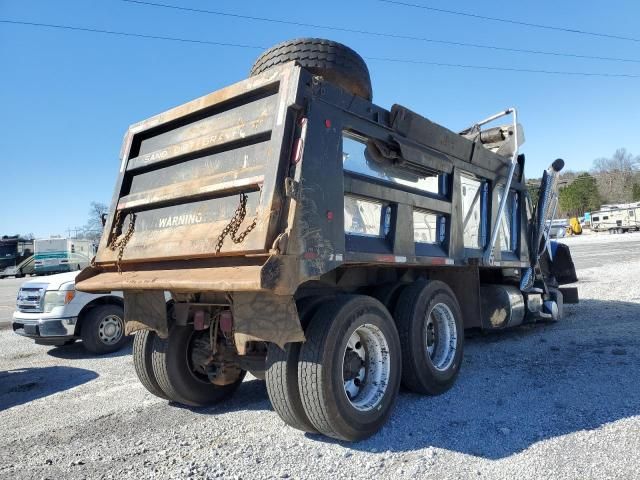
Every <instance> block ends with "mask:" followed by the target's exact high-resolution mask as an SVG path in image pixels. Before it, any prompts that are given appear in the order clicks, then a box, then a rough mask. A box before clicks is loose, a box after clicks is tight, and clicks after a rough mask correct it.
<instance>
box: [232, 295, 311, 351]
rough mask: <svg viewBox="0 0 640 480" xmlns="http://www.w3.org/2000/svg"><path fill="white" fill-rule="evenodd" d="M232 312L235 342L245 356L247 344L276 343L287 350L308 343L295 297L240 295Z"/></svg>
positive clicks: (234, 298)
mask: <svg viewBox="0 0 640 480" xmlns="http://www.w3.org/2000/svg"><path fill="white" fill-rule="evenodd" d="M232 309H233V329H234V333H235V337H234V339H235V343H236V348H237V349H238V352H240V353H241V354H242V351H244V348H245V345H244V344H245V342H247V341H252V340H258V341H265V342H272V343H275V344H276V345H278V346H279V347H280V348H284V346H285V344H287V343H290V342H304V340H305V338H304V332H303V331H302V327H301V326H300V319H299V317H298V310H297V308H296V302H295V301H294V299H293V297H292V296H288V295H274V294H271V293H262V292H236V293H234V294H233V306H232Z"/></svg>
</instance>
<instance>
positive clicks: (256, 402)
mask: <svg viewBox="0 0 640 480" xmlns="http://www.w3.org/2000/svg"><path fill="white" fill-rule="evenodd" d="M170 405H171V406H172V407H175V408H180V409H183V410H189V411H191V412H193V413H197V414H200V415H220V414H221V413H228V412H237V411H246V410H272V408H271V404H270V403H269V398H268V396H267V385H266V383H265V382H264V381H263V380H258V379H245V381H244V382H242V383H241V384H240V386H239V387H238V390H236V392H235V393H234V394H233V396H232V397H231V398H229V399H228V400H225V401H224V402H223V403H221V404H219V405H213V406H211V407H187V406H186V405H181V404H178V403H173V402H171V403H170Z"/></svg>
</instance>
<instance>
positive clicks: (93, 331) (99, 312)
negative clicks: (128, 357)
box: [80, 305, 127, 354]
mask: <svg viewBox="0 0 640 480" xmlns="http://www.w3.org/2000/svg"><path fill="white" fill-rule="evenodd" d="M80 337H81V338H82V343H83V345H84V348H86V349H87V350H89V351H90V352H92V353H97V354H105V353H111V352H115V351H117V350H120V348H122V346H123V345H124V343H125V342H126V341H127V337H126V336H125V334H124V311H123V309H122V307H121V306H120V305H99V306H97V307H94V308H92V309H91V310H89V312H87V314H86V315H85V316H84V318H83V319H82V322H81V324H80Z"/></svg>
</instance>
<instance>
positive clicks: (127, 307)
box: [123, 290, 169, 338]
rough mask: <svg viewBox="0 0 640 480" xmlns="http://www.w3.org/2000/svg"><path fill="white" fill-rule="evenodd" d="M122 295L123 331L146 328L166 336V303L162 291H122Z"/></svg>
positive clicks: (130, 331)
mask: <svg viewBox="0 0 640 480" xmlns="http://www.w3.org/2000/svg"><path fill="white" fill-rule="evenodd" d="M123 297H124V321H125V329H124V331H125V333H126V334H127V335H131V334H132V333H134V332H137V331H138V330H143V329H145V328H147V329H150V330H154V331H155V332H156V333H157V334H158V336H159V337H161V338H167V337H168V336H169V324H168V322H167V304H166V302H165V297H164V291H162V290H148V291H144V292H131V291H124V292H123Z"/></svg>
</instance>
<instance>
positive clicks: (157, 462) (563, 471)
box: [0, 234, 640, 479]
mask: <svg viewBox="0 0 640 480" xmlns="http://www.w3.org/2000/svg"><path fill="white" fill-rule="evenodd" d="M564 241H565V242H566V243H568V244H570V245H571V246H572V249H573V251H574V258H575V261H576V264H577V266H578V276H579V277H580V283H579V290H580V295H581V299H582V300H581V303H580V305H575V306H567V307H566V313H567V317H566V319H564V320H563V321H562V322H560V323H558V324H538V325H534V326H525V327H521V328H517V329H514V330H512V331H509V332H504V333H500V334H491V335H474V336H472V337H470V338H467V340H466V345H465V360H464V364H463V368H462V371H461V374H460V377H459V379H458V382H457V383H456V385H455V386H454V388H453V389H452V390H450V391H449V392H447V393H446V394H444V395H442V396H439V397H422V396H418V395H414V394H411V393H408V392H403V393H401V395H400V398H399V401H398V403H397V406H396V409H395V412H394V414H393V416H392V418H391V420H390V421H389V423H388V424H387V425H386V426H385V427H384V428H383V429H382V431H381V432H380V433H379V434H377V435H375V436H374V437H373V438H371V439H369V440H366V441H363V442H360V443H356V444H346V443H342V442H336V441H332V440H329V439H327V438H323V437H319V436H314V435H308V434H303V433H301V432H298V431H296V430H292V429H290V428H288V427H286V426H285V425H284V424H283V423H282V421H281V420H280V419H279V418H278V416H277V415H276V414H275V413H274V412H273V411H272V410H271V408H270V406H269V402H268V400H267V393H266V388H265V385H264V382H261V381H258V380H256V379H253V378H248V379H247V380H246V381H245V382H244V383H243V385H242V386H241V387H240V389H239V390H238V392H237V394H236V395H235V397H234V398H233V399H231V400H230V401H229V402H228V403H227V404H225V405H223V406H218V407H215V408H206V409H186V408H179V407H176V406H172V405H168V404H167V403H166V402H164V401H162V400H159V399H157V398H155V397H153V396H151V395H150V394H148V393H146V391H145V390H144V389H143V387H142V386H141V385H140V384H139V383H138V381H137V379H136V377H135V374H134V371H133V366H132V362H131V358H130V356H129V353H130V349H127V350H125V351H123V352H120V353H119V354H114V355H110V356H106V357H101V358H94V357H91V356H89V355H88V354H86V353H85V352H84V350H83V349H82V346H81V345H80V344H75V345H72V346H69V347H63V348H52V347H43V346H37V345H35V344H33V343H32V342H30V341H28V340H26V339H23V338H20V337H17V336H16V335H14V334H13V333H12V332H11V331H7V330H4V331H0V343H1V345H2V348H1V349H0V425H2V432H3V434H2V435H1V437H0V478H7V479H32V478H52V479H53V478H56V479H57V478H63V479H71V478H114V479H129V478H131V479H140V478H194V479H196V478H198V479H199V478H216V477H220V478H244V479H255V478H372V477H376V478H398V479H403V478H411V479H413V478H438V479H446V478H452V479H453V478H496V479H498V478H504V479H512V478H520V479H529V478H531V479H534V478H535V479H539V478H554V479H555V478H621V479H629V478H638V472H639V471H640V457H639V455H638V452H639V451H640V382H639V380H640V374H639V373H638V372H639V371H640V353H639V349H638V347H639V346H640V282H639V281H638V280H637V277H636V276H637V272H638V271H639V270H640V234H630V235H620V236H600V235H597V236H596V235H591V236H584V237H577V238H568V239H566V240H564ZM2 285H3V284H0V288H2ZM4 285H6V284H4ZM14 295H15V292H14Z"/></svg>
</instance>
